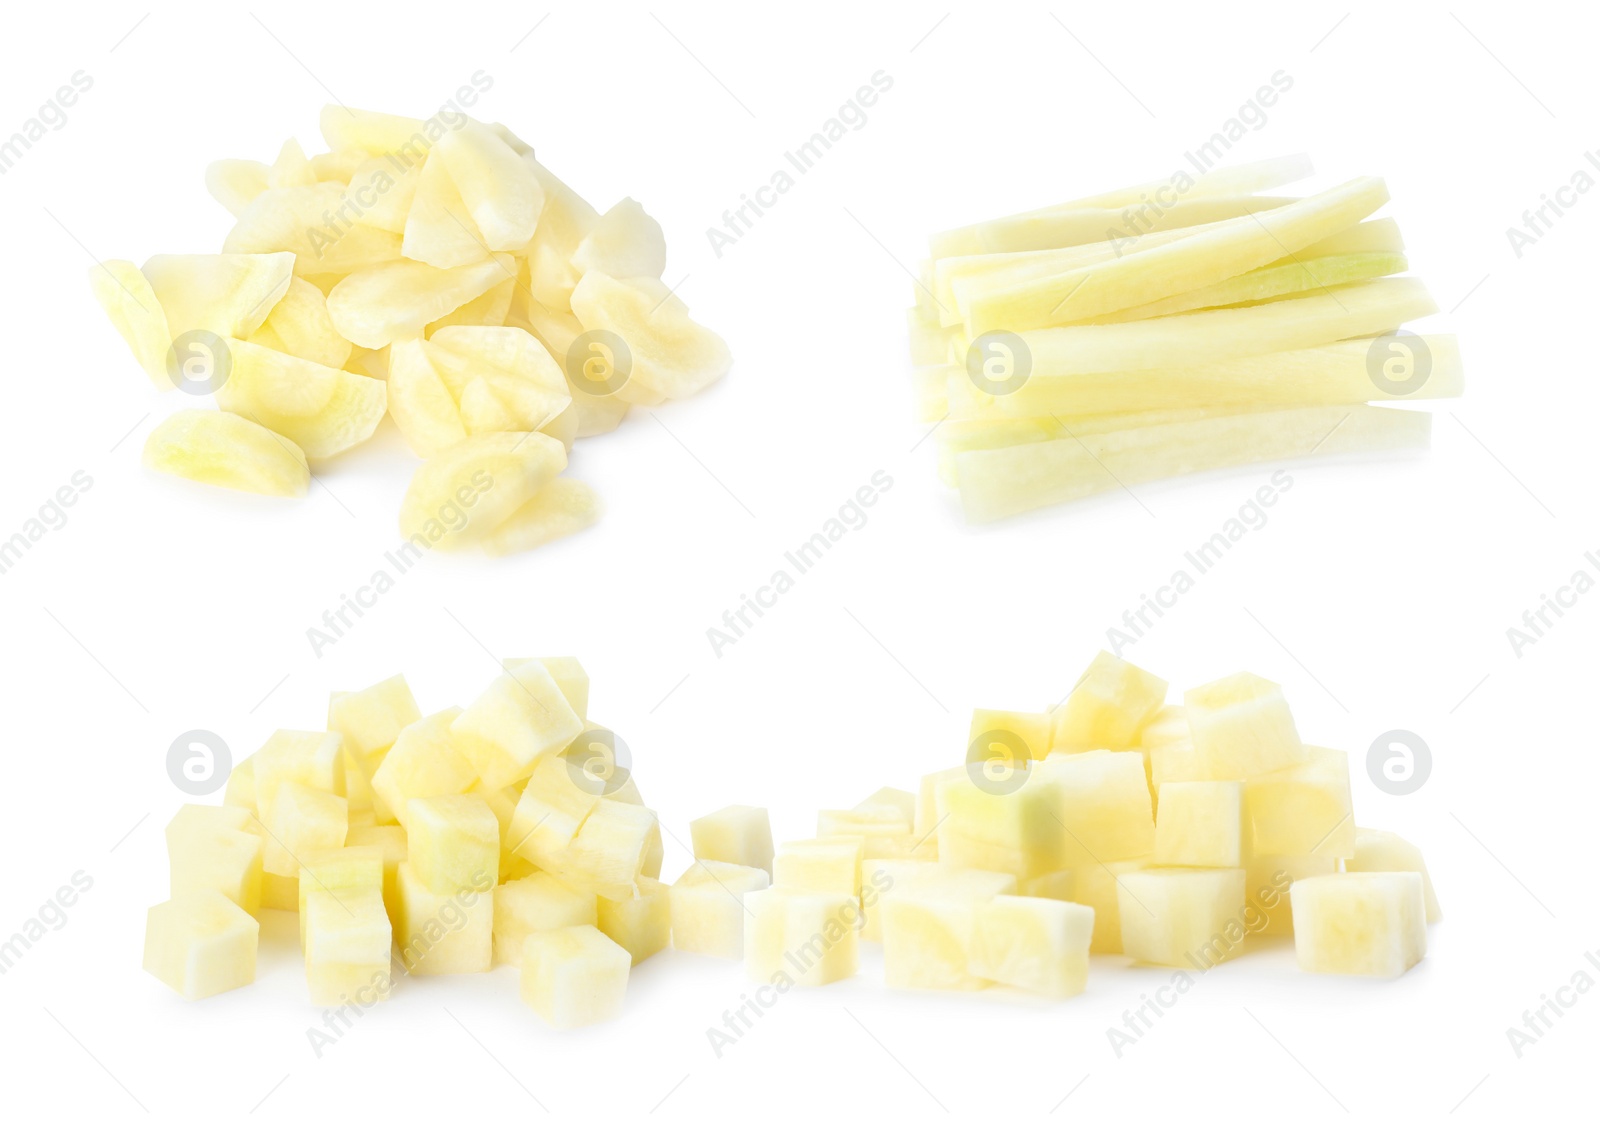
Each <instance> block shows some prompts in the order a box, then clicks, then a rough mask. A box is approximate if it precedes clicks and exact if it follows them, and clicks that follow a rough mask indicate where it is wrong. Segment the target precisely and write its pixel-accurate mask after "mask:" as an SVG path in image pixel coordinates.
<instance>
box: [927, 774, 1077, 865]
mask: <svg viewBox="0 0 1600 1126" xmlns="http://www.w3.org/2000/svg"><path fill="white" fill-rule="evenodd" d="M1035 765H1038V764H1035ZM1019 777H1020V776H1019ZM1018 780H1019V779H1012V780H1011V782H1008V783H1007V784H1006V785H1004V786H994V785H992V784H991V783H990V782H989V781H988V780H987V779H985V778H984V777H983V776H982V775H981V774H977V773H976V772H975V773H968V772H967V771H966V770H963V771H962V772H961V773H960V774H958V775H956V776H954V777H950V778H946V779H945V780H943V781H942V782H941V783H939V786H938V790H937V808H938V814H939V816H938V820H937V824H938V826H939V828H938V832H937V833H936V834H935V835H936V837H937V839H938V842H939V845H938V856H939V860H940V861H941V862H943V863H945V864H950V865H954V866H955V867H958V868H982V869H986V870H989V871H995V872H1007V873H1010V874H1011V875H1013V876H1016V877H1018V878H1019V879H1026V878H1028V877H1030V876H1037V875H1040V874H1042V873H1045V872H1053V871H1055V870H1057V869H1059V868H1061V867H1062V866H1063V860H1064V855H1065V854H1064V852H1063V848H1064V846H1065V843H1066V841H1065V837H1064V834H1063V830H1062V824H1061V820H1060V814H1059V813H1058V811H1057V808H1056V807H1057V805H1058V801H1057V797H1056V792H1055V791H1054V790H1053V789H1052V788H1050V787H1048V786H1044V785H1040V784H1038V782H1037V779H1036V777H1035V776H1034V774H1033V772H1032V771H1031V770H1030V772H1029V773H1028V775H1027V776H1026V779H1025V780H1023V781H1022V782H1021V784H1020V785H1017V786H1016V787H1015V788H1011V785H1012V784H1013V783H1015V782H1017V781H1018Z"/></svg>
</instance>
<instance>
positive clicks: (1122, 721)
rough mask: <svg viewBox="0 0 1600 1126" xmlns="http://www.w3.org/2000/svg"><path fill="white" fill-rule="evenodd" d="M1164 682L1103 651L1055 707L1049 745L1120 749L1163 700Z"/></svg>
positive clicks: (1133, 741)
mask: <svg viewBox="0 0 1600 1126" xmlns="http://www.w3.org/2000/svg"><path fill="white" fill-rule="evenodd" d="M1166 699H1167V682H1166V681H1164V680H1162V679H1161V678H1160V677H1159V676H1155V675H1153V674H1151V673H1148V672H1145V670H1143V669H1141V668H1139V667H1138V666H1137V665H1134V664H1130V663H1129V662H1127V661H1124V660H1123V659H1122V658H1120V657H1114V656H1112V655H1111V654H1110V653H1107V652H1105V651H1104V650H1102V651H1101V652H1099V653H1097V654H1096V655H1095V658H1094V660H1093V661H1091V662H1089V667H1088V668H1087V669H1085V670H1084V673H1083V675H1082V676H1081V677H1079V678H1078V683H1077V684H1076V685H1075V686H1074V687H1073V689H1072V692H1071V693H1070V694H1069V695H1068V696H1067V699H1066V702H1065V703H1063V704H1062V705H1061V706H1060V707H1059V708H1057V709H1056V711H1055V720H1054V730H1053V732H1052V736H1051V749H1052V750H1056V751H1067V752H1074V751H1121V750H1126V749H1128V748H1130V747H1136V746H1138V745H1139V732H1140V729H1141V728H1143V727H1144V725H1145V723H1146V722H1147V721H1148V720H1149V719H1150V717H1151V716H1153V715H1155V713H1156V711H1157V710H1158V709H1159V708H1160V707H1161V705H1162V704H1164V703H1165V702H1166Z"/></svg>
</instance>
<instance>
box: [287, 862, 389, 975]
mask: <svg viewBox="0 0 1600 1126" xmlns="http://www.w3.org/2000/svg"><path fill="white" fill-rule="evenodd" d="M348 840H349V838H348V837H347V838H346V842H347V843H346V844H345V846H344V847H343V848H336V849H330V850H329V851H327V852H319V853H314V854H313V855H311V856H307V857H303V858H302V859H303V860H304V863H303V864H302V865H301V866H300V878H299V880H298V881H297V882H296V905H295V907H296V910H297V911H298V912H299V913H300V948H301V949H302V950H304V949H305V945H306V928H307V926H308V924H309V921H310V913H309V912H308V911H307V910H306V901H307V899H309V898H310V897H311V896H312V895H316V894H322V895H331V896H333V897H334V898H335V899H336V900H340V901H343V900H344V899H346V898H347V897H348V896H350V895H354V894H356V893H364V892H372V893H373V894H375V895H377V896H378V897H379V898H380V899H381V898H382V896H383V850H382V849H381V848H379V847H378V846H376V845H351V844H349V843H348Z"/></svg>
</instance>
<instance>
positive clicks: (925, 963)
mask: <svg viewBox="0 0 1600 1126" xmlns="http://www.w3.org/2000/svg"><path fill="white" fill-rule="evenodd" d="M1016 890H1017V880H1016V877H1015V876H1009V875H1006V874H1005V873H1003V872H981V871H977V870H974V869H963V868H952V867H948V866H945V865H943V864H941V865H940V866H939V871H938V872H936V873H929V874H927V875H926V876H922V877H919V878H916V879H914V880H912V881H910V882H909V883H907V884H905V885H903V886H900V887H896V888H895V889H894V893H893V894H892V895H889V896H886V897H885V898H884V900H883V976H884V981H885V982H886V983H887V984H888V985H890V986H891V987H893V988H897V989H983V988H985V987H986V986H988V984H989V983H988V982H987V981H985V980H984V979H983V978H981V977H977V976H976V975H974V974H973V973H972V972H971V970H970V968H969V967H970V964H971V960H972V935H973V930H974V928H975V927H976V925H977V918H978V913H979V911H980V910H981V909H982V908H983V905H984V904H986V903H988V902H989V901H991V900H992V899H994V897H995V896H997V895H1012V894H1015V892H1016Z"/></svg>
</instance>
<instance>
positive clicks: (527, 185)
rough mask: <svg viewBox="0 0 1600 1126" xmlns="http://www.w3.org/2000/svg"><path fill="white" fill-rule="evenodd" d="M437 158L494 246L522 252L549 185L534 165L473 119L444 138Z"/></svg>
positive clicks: (431, 157) (431, 158)
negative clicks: (543, 180) (543, 183)
mask: <svg viewBox="0 0 1600 1126" xmlns="http://www.w3.org/2000/svg"><path fill="white" fill-rule="evenodd" d="M434 160H439V161H441V162H442V163H443V166H444V167H445V168H446V169H448V171H449V175H450V178H451V180H453V181H454V182H455V187H456V190H457V192H459V193H460V199H461V201H462V203H464V204H465V205H466V210H467V214H468V215H470V216H471V218H472V222H473V224H474V225H475V226H476V227H477V229H478V231H479V232H481V233H482V235H483V240H484V242H485V244H487V246H488V248H489V249H490V250H516V249H519V248H521V247H522V246H523V245H525V244H526V243H527V242H528V240H529V239H531V238H532V237H533V232H534V225H535V224H536V223H537V222H538V220H539V213H540V212H541V211H542V210H543V209H544V187H543V186H542V185H541V184H540V183H539V178H538V176H537V175H536V174H535V172H534V170H533V167H532V165H531V164H530V163H529V162H528V161H527V160H525V159H523V158H522V157H521V156H519V155H518V154H517V153H516V152H515V151H514V150H513V149H512V148H511V146H510V145H508V144H506V142H505V140H504V139H502V138H501V136H500V135H499V134H498V133H496V132H495V131H494V130H493V129H491V128H489V127H488V126H487V125H482V124H479V123H478V122H476V121H471V120H468V121H467V122H466V123H464V124H463V125H462V126H461V127H460V128H457V129H452V130H451V131H450V132H448V133H446V134H445V135H444V136H443V137H441V138H440V139H439V143H438V145H436V146H435V147H434V150H433V152H432V153H431V154H430V155H429V162H430V163H432V161H434ZM424 175H426V173H424Z"/></svg>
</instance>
